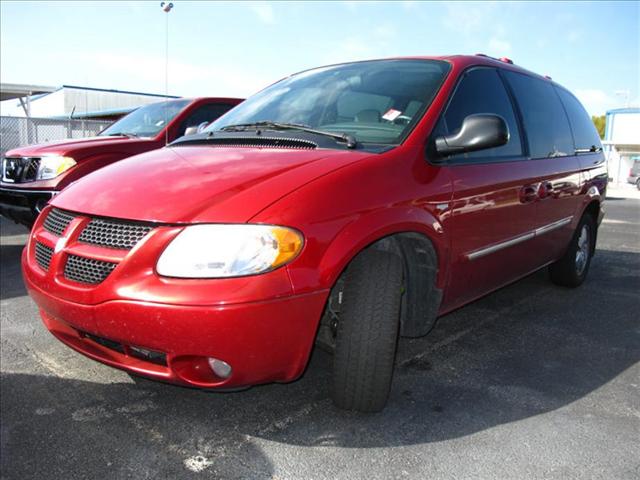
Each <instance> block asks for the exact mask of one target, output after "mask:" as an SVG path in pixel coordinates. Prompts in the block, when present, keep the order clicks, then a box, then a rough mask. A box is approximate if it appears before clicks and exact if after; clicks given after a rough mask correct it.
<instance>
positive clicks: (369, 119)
mask: <svg viewBox="0 0 640 480" xmlns="http://www.w3.org/2000/svg"><path fill="white" fill-rule="evenodd" d="M606 185H607V171H606V167H605V161H604V157H603V154H602V151H601V145H600V140H599V137H598V134H597V132H596V130H595V128H594V127H593V125H592V124H591V121H590V119H589V117H588V115H587V113H586V112H585V110H584V109H583V107H582V106H581V105H580V103H579V102H578V101H577V100H576V98H575V97H574V96H573V95H572V94H571V93H569V92H568V91H567V90H565V89H564V88H562V87H561V86H559V85H557V84H556V83H554V82H552V81H551V80H550V79H549V78H546V77H541V76H539V75H536V74H533V73H531V72H528V71H526V70H524V69H522V68H519V67H517V66H515V65H513V64H512V62H511V61H509V60H507V59H503V60H497V59H493V58H489V57H486V56H447V57H421V58H397V59H386V60H373V61H364V62H355V63H347V64H341V65H332V66H327V67H323V68H318V69H314V70H308V71H304V72H302V73H298V74H296V75H292V76H290V77H287V78H285V79H283V80H281V81H280V82H277V83H275V84H274V85H272V86H270V87H268V88H266V89H264V90H262V91H261V92H259V93H258V94H256V95H254V96H253V97H251V98H249V99H248V100H246V101H245V102H244V103H242V104H241V105H239V106H237V107H235V108H234V109H232V110H231V111H230V112H228V113H227V114H226V115H224V116H222V117H221V118H219V119H218V120H217V121H215V122H214V123H213V124H211V125H210V126H209V127H207V128H206V129H205V131H204V132H202V133H200V134H196V135H191V136H189V137H184V138H182V139H180V140H178V141H176V142H174V143H172V144H171V145H169V146H168V147H167V148H163V149H160V150H156V151H153V152H149V153H146V154H143V155H139V156H135V157H132V158H129V159H127V160H124V161H121V162H118V163H116V164H114V165H112V166H109V167H107V168H104V169H102V170H100V171H98V172H95V173H92V174H90V175H88V176H87V177H85V178H83V179H82V180H81V181H78V182H76V183H74V184H73V185H71V186H70V187H68V188H67V189H66V190H65V191H64V192H63V193H62V194H60V195H58V196H56V197H55V198H54V199H53V200H52V201H51V205H49V206H47V207H46V208H45V210H44V211H43V213H42V214H41V215H40V217H39V218H38V220H37V221H36V224H35V226H34V229H33V231H32V233H31V236H30V239H29V242H28V245H27V247H26V248H25V250H24V253H23V257H22V265H23V270H24V278H25V281H26V284H27V287H28V289H29V292H30V294H31V296H32V297H33V299H34V300H35V301H36V303H37V304H38V306H39V307H40V312H41V315H42V318H43V320H44V323H45V325H46V327H47V328H48V329H49V330H50V331H51V332H52V333H53V335H55V336H56V337H57V338H58V339H60V340H61V341H62V342H64V343H66V344H67V345H69V346H70V347H71V348H73V349H75V350H77V351H79V352H81V353H83V354H85V355H87V356H88V357H91V358H93V359H95V360H98V361H100V362H103V363H106V364H108V365H111V366H113V367H117V368H121V369H124V370H127V371H129V372H132V373H136V374H140V375H144V376H147V377H151V378H155V379H158V380H163V381H168V382H173V383H177V384H181V385H187V386H193V387H200V388H207V389H215V388H219V389H234V388H240V387H245V386H249V385H254V384H260V383H265V382H290V381H292V380H295V379H296V378H298V377H299V376H300V375H301V374H302V373H303V371H304V369H305V366H306V365H307V362H308V359H309V355H310V352H311V350H312V348H313V346H314V344H320V345H322V346H325V347H326V348H328V349H330V350H331V351H333V358H334V360H333V378H334V380H333V399H334V402H335V403H336V405H338V406H340V407H343V408H347V409H355V410H360V411H377V410H380V409H382V408H383V407H384V405H385V403H386V401H387V397H388V394H389V389H390V385H391V380H392V375H393V370H394V359H395V352H396V344H397V341H398V337H399V336H407V337H417V336H421V335H425V334H427V333H428V332H429V330H430V329H431V328H432V327H433V325H434V322H435V320H436V318H437V317H438V316H440V315H443V314H445V313H447V312H450V311H452V310H453V309H455V308H458V307H460V306H462V305H464V304H466V303H468V302H471V301H473V300H474V299H476V298H478V297H480V296H482V295H485V294H487V293H489V292H491V291H493V290H495V289H497V288H500V287H502V286H503V285H506V284H508V283H510V282H513V281H515V280H517V279H519V278H521V277H523V276H525V275H528V274H529V273H531V272H533V271H535V270H538V269H540V268H542V267H545V266H548V267H549V272H550V276H551V280H552V281H553V282H555V283H557V284H559V285H563V286H567V287H576V286H578V285H580V284H581V283H582V282H583V281H584V279H585V277H586V275H587V272H588V270H589V263H590V260H591V257H592V255H593V252H594V249H595V244H596V234H597V228H598V225H599V224H600V221H601V219H602V217H603V214H604V210H603V200H604V198H605V189H606Z"/></svg>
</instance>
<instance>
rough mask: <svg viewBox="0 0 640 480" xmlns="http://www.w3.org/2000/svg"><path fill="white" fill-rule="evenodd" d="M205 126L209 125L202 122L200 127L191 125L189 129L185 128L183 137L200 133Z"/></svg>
mask: <svg viewBox="0 0 640 480" xmlns="http://www.w3.org/2000/svg"><path fill="white" fill-rule="evenodd" d="M207 125H209V122H202V123H201V124H200V125H192V126H190V127H187V129H186V130H185V131H184V136H185V137H186V136H187V135H194V134H196V133H200V132H202V131H203V130H204V129H205V128H207Z"/></svg>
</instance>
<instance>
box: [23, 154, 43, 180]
mask: <svg viewBox="0 0 640 480" xmlns="http://www.w3.org/2000/svg"><path fill="white" fill-rule="evenodd" d="M38 167H40V159H39V158H30V159H29V163H27V165H26V167H25V169H24V174H23V176H22V180H23V181H24V182H32V181H34V180H35V179H36V176H37V175H38Z"/></svg>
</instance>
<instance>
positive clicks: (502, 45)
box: [487, 37, 511, 57]
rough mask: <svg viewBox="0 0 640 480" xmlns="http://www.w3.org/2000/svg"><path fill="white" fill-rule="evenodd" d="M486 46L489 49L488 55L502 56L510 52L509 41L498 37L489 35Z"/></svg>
mask: <svg viewBox="0 0 640 480" xmlns="http://www.w3.org/2000/svg"><path fill="white" fill-rule="evenodd" d="M487 47H488V49H489V55H492V56H496V57H504V56H505V55H509V54H511V43H510V42H509V41H507V40H503V39H500V38H498V37H491V39H490V40H489V44H488V45H487Z"/></svg>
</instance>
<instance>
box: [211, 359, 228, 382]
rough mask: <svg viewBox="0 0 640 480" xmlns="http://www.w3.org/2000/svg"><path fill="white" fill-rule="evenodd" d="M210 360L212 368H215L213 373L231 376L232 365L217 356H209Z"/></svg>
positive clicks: (220, 375) (222, 376)
mask: <svg viewBox="0 0 640 480" xmlns="http://www.w3.org/2000/svg"><path fill="white" fill-rule="evenodd" d="M208 360H209V366H210V367H211V370H213V373H215V374H216V375H217V376H219V377H220V378H229V377H230V376H231V365H229V364H228V363H227V362H223V361H222V360H218V359H217V358H209V359H208Z"/></svg>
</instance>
